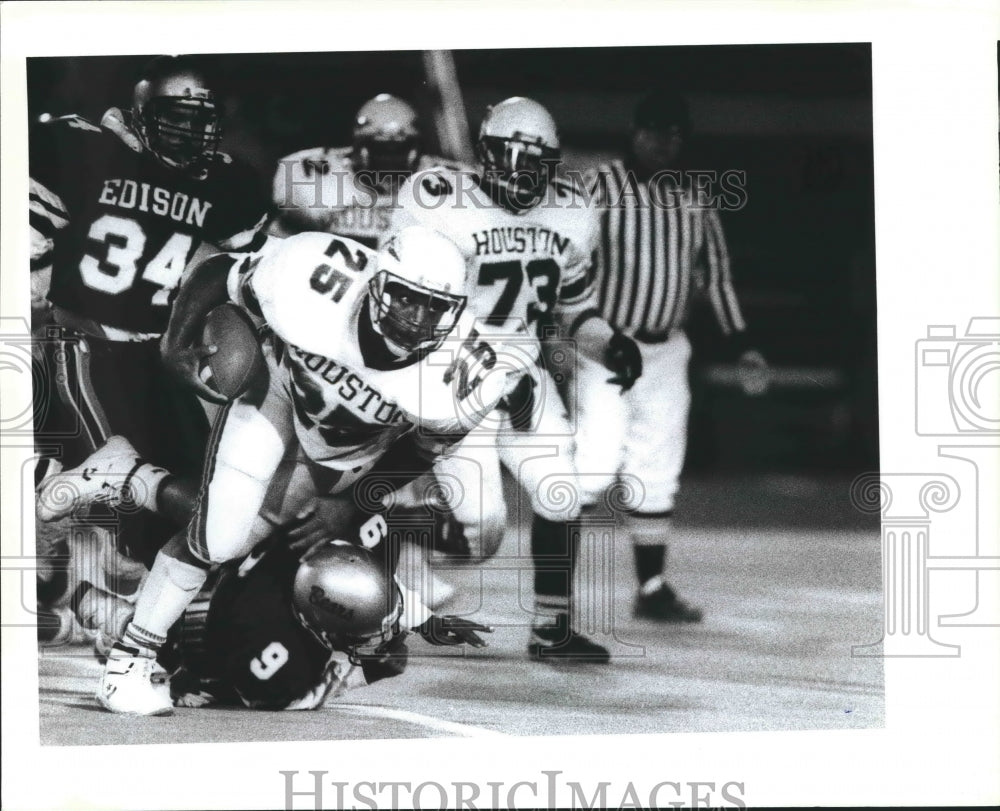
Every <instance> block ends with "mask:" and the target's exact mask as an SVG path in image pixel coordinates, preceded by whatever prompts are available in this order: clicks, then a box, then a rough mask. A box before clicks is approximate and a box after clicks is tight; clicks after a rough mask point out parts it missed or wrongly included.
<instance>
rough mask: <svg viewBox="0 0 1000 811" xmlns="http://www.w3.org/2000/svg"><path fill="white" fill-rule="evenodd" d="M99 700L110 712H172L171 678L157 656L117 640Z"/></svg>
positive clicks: (166, 713) (170, 713) (110, 654)
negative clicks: (145, 653) (146, 653)
mask: <svg viewBox="0 0 1000 811" xmlns="http://www.w3.org/2000/svg"><path fill="white" fill-rule="evenodd" d="M97 700H98V702H100V704H101V706H102V707H104V709H106V710H108V711H109V712H117V713H122V714H125V715H172V714H173V712H174V705H173V702H172V701H171V699H170V677H169V675H168V674H167V671H166V670H164V669H163V668H162V667H161V666H160V663H159V662H157V661H156V659H155V658H154V657H153V656H150V655H143V653H142V652H140V651H139V649H138V648H130V647H127V646H126V645H123V644H122V643H121V642H116V643H115V644H114V645H113V646H112V648H111V652H110V653H109V654H108V661H107V662H106V663H105V665H104V675H103V676H102V677H101V686H100V688H98V691H97Z"/></svg>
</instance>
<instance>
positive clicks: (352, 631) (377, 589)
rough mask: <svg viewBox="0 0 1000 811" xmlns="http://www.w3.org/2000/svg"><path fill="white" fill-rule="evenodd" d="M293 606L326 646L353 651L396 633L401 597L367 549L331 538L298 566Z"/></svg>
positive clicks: (393, 580)
mask: <svg viewBox="0 0 1000 811" xmlns="http://www.w3.org/2000/svg"><path fill="white" fill-rule="evenodd" d="M292 610H293V611H294V613H295V616H296V617H297V618H298V620H299V622H301V623H302V625H303V626H304V627H305V628H306V630H308V631H309V632H310V633H312V634H313V636H315V637H316V638H317V639H318V640H319V641H320V642H321V643H322V644H323V645H325V646H326V647H327V648H330V649H331V650H339V651H344V652H346V653H353V652H354V648H356V647H358V646H369V645H380V644H382V643H383V642H385V641H387V640H389V639H391V638H392V637H393V636H394V635H395V634H396V633H397V632H398V631H399V618H400V616H401V615H402V613H403V595H402V592H401V591H400V589H399V585H398V584H397V583H396V581H395V579H394V578H393V577H392V575H391V574H389V572H387V571H386V567H385V565H384V564H382V563H380V562H379V561H378V560H377V559H376V557H375V555H374V553H373V552H371V550H369V549H366V548H365V547H363V546H356V545H355V544H352V543H348V542H347V541H339V540H335V541H330V542H329V543H327V544H325V545H323V546H322V547H320V549H319V550H317V551H316V552H314V553H313V554H312V555H310V556H309V557H308V558H307V559H306V560H305V561H304V562H302V563H300V564H299V568H298V570H297V571H296V572H295V580H294V582H293V584H292Z"/></svg>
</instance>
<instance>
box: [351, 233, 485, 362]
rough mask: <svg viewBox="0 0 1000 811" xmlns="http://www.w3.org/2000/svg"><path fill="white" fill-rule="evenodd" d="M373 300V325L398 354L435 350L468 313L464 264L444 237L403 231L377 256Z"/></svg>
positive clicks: (371, 288)
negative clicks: (462, 315)
mask: <svg viewBox="0 0 1000 811" xmlns="http://www.w3.org/2000/svg"><path fill="white" fill-rule="evenodd" d="M369 299H370V302H371V309H370V314H371V320H372V325H373V326H374V328H375V331H376V332H378V333H379V335H381V336H382V338H383V339H384V340H385V342H386V345H387V346H388V347H389V349H390V350H391V351H392V352H393V354H395V355H398V356H405V355H410V354H413V353H415V352H417V351H420V350H433V349H436V348H437V347H438V346H440V344H441V342H442V341H443V340H444V339H445V338H446V337H447V336H448V333H450V332H451V330H452V329H453V328H454V326H455V324H456V323H457V322H458V319H459V317H460V316H461V314H462V311H463V310H464V309H465V303H466V296H465V259H464V257H463V256H462V253H461V251H460V250H459V249H458V246H457V245H455V243H454V242H452V241H451V240H450V239H448V238H447V237H446V236H444V235H443V234H440V233H438V232H437V231H434V230H432V229H430V228H425V227H423V226H419V225H411V226H408V227H406V228H403V229H402V230H401V231H399V233H397V234H396V235H395V236H393V237H392V239H390V240H389V241H388V242H387V243H386V244H385V245H383V246H382V249H381V250H380V251H379V253H378V272H377V273H376V274H375V276H374V277H373V278H372V280H371V282H370V283H369Z"/></svg>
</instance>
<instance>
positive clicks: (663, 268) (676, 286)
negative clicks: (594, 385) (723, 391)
mask: <svg viewBox="0 0 1000 811" xmlns="http://www.w3.org/2000/svg"><path fill="white" fill-rule="evenodd" d="M663 180H664V181H667V182H668V183H669V181H668V179H667V178H663ZM586 185H587V189H588V191H589V192H590V193H591V194H592V195H594V196H595V201H596V202H597V203H598V204H599V206H600V210H601V235H600V242H599V246H598V251H597V257H596V262H595V287H596V291H597V295H598V298H599V305H598V306H599V309H600V313H601V315H602V316H603V317H604V318H605V319H607V321H608V322H609V323H610V324H611V325H612V326H613V327H615V328H616V329H619V330H621V331H622V332H624V333H626V334H628V335H633V336H634V335H637V334H638V335H639V336H640V337H644V338H647V339H652V340H660V339H666V338H667V337H668V335H669V333H670V331H671V330H673V329H677V328H680V327H683V326H684V323H685V321H686V320H687V316H688V313H689V311H690V308H691V305H692V303H693V302H694V301H695V300H696V299H697V298H698V297H699V296H702V295H706V294H707V296H708V299H709V301H710V303H711V305H712V309H713V310H714V312H715V316H716V318H717V319H718V322H719V326H720V327H721V329H722V332H723V333H724V334H725V335H730V334H732V333H736V332H742V331H743V330H745V329H746V324H745V323H744V320H743V315H742V313H741V312H740V307H739V303H738V302H737V299H736V293H735V291H734V290H733V284H732V279H731V277H730V272H729V251H728V249H727V247H726V240H725V235H724V234H723V231H722V224H721V222H720V221H719V213H718V211H716V210H714V209H709V208H695V207H694V206H693V205H692V201H691V197H690V194H689V193H688V192H684V191H680V190H678V188H677V187H676V186H674V185H669V186H662V185H661V186H657V190H656V191H655V192H654V193H653V194H652V195H651V192H650V188H649V186H648V184H646V183H644V182H641V181H639V180H637V178H636V177H635V175H634V174H632V173H631V172H629V170H627V168H626V167H625V164H624V163H623V162H622V161H621V160H613V161H611V162H609V163H605V164H601V165H600V166H598V167H596V168H595V169H593V170H591V171H590V172H588V174H587V175H586ZM667 189H669V190H667Z"/></svg>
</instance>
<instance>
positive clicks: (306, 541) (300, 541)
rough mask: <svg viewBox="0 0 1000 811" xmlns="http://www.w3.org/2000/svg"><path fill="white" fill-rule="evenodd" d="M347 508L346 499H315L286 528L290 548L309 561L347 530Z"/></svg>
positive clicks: (326, 497)
mask: <svg viewBox="0 0 1000 811" xmlns="http://www.w3.org/2000/svg"><path fill="white" fill-rule="evenodd" d="M347 509H350V505H349V504H345V502H344V499H342V498H336V497H333V496H316V497H314V498H313V499H312V500H311V501H310V502H309V503H308V504H306V506H305V507H303V508H302V509H301V510H299V512H298V514H297V515H296V516H295V518H293V519H292V520H291V521H289V522H288V523H287V524H286V525H285V532H286V536H287V538H288V548H289V549H291V550H292V551H293V552H299V553H301V558H300V560H302V561H306V560H308V559H309V558H310V557H311V555H312V553H313V552H315V551H316V550H317V549H319V548H320V547H321V546H322V545H323V544H324V543H327V542H328V541H329V540H330V539H331V538H333V537H335V535H334V533H336V532H337V530H338V529H341V528H342V527H343V525H344V520H345V510H347Z"/></svg>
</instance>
